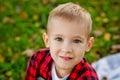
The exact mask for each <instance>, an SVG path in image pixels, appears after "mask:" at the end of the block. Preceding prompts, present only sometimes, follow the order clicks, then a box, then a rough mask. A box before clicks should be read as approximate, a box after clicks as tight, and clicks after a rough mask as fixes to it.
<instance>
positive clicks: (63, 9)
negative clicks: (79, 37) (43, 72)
mask: <svg viewBox="0 0 120 80" xmlns="http://www.w3.org/2000/svg"><path fill="white" fill-rule="evenodd" d="M56 17H61V18H63V19H67V20H77V21H80V22H81V23H82V24H84V25H85V26H87V29H88V35H90V34H91V30H92V19H91V16H90V14H89V13H88V12H87V11H86V10H85V9H84V8H82V7H81V6H79V5H77V4H74V3H71V2H70V3H65V4H61V5H59V6H58V7H56V8H54V9H53V10H52V11H51V12H50V14H49V17H48V24H49V21H50V20H51V19H53V18H54V19H55V18H56Z"/></svg>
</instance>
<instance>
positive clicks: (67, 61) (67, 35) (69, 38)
mask: <svg viewBox="0 0 120 80" xmlns="http://www.w3.org/2000/svg"><path fill="white" fill-rule="evenodd" d="M48 27H49V28H48V29H49V30H48V34H46V33H44V35H43V39H44V42H45V44H46V47H49V48H50V53H51V57H52V58H53V60H54V64H55V68H56V73H57V75H58V77H60V78H63V77H65V76H66V75H68V74H70V72H71V71H72V69H73V68H74V67H75V65H76V64H78V63H79V62H80V61H81V60H82V58H83V57H84V54H85V52H88V51H89V50H90V48H91V46H92V44H93V42H94V38H93V37H90V38H89V39H88V37H87V28H86V27H85V26H84V25H82V24H80V23H78V21H69V20H66V19H62V18H57V19H52V20H51V21H50V23H49V25H48ZM83 27H84V28H83Z"/></svg>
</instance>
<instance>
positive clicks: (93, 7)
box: [0, 0, 120, 80]
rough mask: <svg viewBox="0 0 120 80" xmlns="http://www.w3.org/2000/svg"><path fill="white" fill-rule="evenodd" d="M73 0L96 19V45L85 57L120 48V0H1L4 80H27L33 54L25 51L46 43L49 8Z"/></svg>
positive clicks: (95, 57)
mask: <svg viewBox="0 0 120 80" xmlns="http://www.w3.org/2000/svg"><path fill="white" fill-rule="evenodd" d="M68 1H72V2H74V3H78V4H80V5H81V6H83V7H84V8H85V9H87V10H88V11H89V12H90V14H91V17H92V19H93V32H92V36H94V37H95V42H94V45H93V47H92V49H91V51H90V52H88V53H86V55H85V57H86V58H87V60H88V61H89V62H90V63H92V62H94V61H96V60H98V59H100V58H101V57H104V56H107V55H110V54H113V53H116V52H119V51H120V49H117V48H115V49H112V46H113V45H120V15H119V13H120V6H119V5H120V1H119V0H106V1H104V0H101V1H96V0H90V1H85V0H81V1H80V0H1V1H0V80H23V79H24V74H25V70H26V67H27V62H28V59H29V57H28V56H25V55H23V52H24V51H26V50H28V49H30V50H34V51H37V50H39V49H40V48H43V47H45V46H44V43H43V40H42V32H43V30H45V29H46V23H47V17H48V14H49V11H51V10H52V9H53V8H54V7H55V6H57V5H58V4H60V3H65V2H68Z"/></svg>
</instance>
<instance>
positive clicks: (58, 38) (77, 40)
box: [55, 37, 82, 43]
mask: <svg viewBox="0 0 120 80" xmlns="http://www.w3.org/2000/svg"><path fill="white" fill-rule="evenodd" d="M55 40H56V41H59V42H62V41H63V39H62V38H60V37H57V38H55ZM73 42H74V43H81V42H82V41H81V40H79V39H75V40H73Z"/></svg>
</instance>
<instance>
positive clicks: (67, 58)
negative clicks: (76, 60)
mask: <svg viewBox="0 0 120 80" xmlns="http://www.w3.org/2000/svg"><path fill="white" fill-rule="evenodd" d="M60 58H61V59H63V60H65V61H70V60H72V59H73V58H72V57H65V56H60Z"/></svg>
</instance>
